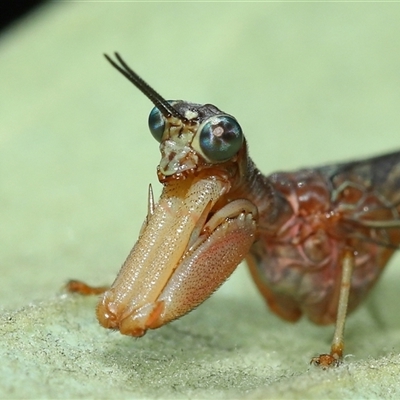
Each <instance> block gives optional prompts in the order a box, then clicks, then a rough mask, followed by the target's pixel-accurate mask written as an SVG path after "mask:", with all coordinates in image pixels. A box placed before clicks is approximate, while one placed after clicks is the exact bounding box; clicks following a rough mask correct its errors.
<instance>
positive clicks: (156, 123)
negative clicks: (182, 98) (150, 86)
mask: <svg viewBox="0 0 400 400" xmlns="http://www.w3.org/2000/svg"><path fill="white" fill-rule="evenodd" d="M149 129H150V132H151V134H152V135H153V137H154V139H156V140H157V142H159V143H160V142H161V139H162V137H163V134H164V129H165V120H164V118H163V115H162V114H161V112H160V110H159V109H158V108H157V107H154V108H153V109H152V110H151V111H150V115H149Z"/></svg>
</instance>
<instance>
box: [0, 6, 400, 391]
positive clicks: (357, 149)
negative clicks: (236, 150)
mask: <svg viewBox="0 0 400 400" xmlns="http://www.w3.org/2000/svg"><path fill="white" fill-rule="evenodd" d="M399 21H400V4H397V3H347V4H346V3H293V2H292V3H279V2H272V3H228V2H221V3H200V2H198V3H184V2H165V3H159V2H158V3H151V2H148V3H145V2H143V3H139V2H136V3H135V2H115V3H113V2H64V3H62V4H61V3H58V4H49V5H47V6H46V7H44V8H42V9H41V10H39V11H38V12H37V13H35V14H34V15H33V16H31V17H30V18H29V19H26V20H23V21H21V22H20V23H19V24H18V25H16V26H14V27H13V28H11V29H10V30H9V31H8V32H6V33H5V34H3V36H2V37H1V38H0V39H1V42H0V246H1V247H0V271H1V275H0V276H1V283H2V285H1V289H0V301H1V305H2V307H3V308H4V310H3V312H2V315H1V321H0V335H1V348H0V360H1V362H0V397H2V398H90V397H96V398H160V397H168V398H171V397H173V398H211V397H213V398H223V399H226V398H245V397H248V398H271V397H273V398H325V397H330V398H335V397H341V398H343V397H350V396H354V397H361V396H363V397H368V398H375V397H380V396H384V397H385V398H398V397H399V396H400V382H399V378H398V377H399V372H400V356H399V351H400V315H399V312H398V304H399V301H400V297H399V293H398V292H399V290H398V286H399V282H400V265H399V264H400V261H399V258H397V259H394V260H393V262H392V263H391V264H390V266H389V267H388V269H387V271H386V273H385V276H384V278H383V280H382V282H380V284H379V285H378V287H377V288H376V290H375V291H374V292H373V293H372V295H371V296H370V298H369V300H368V303H367V304H366V305H364V306H363V307H361V308H360V309H359V310H358V311H357V312H356V313H355V314H354V315H353V316H352V317H351V318H349V321H348V325H347V334H346V338H347V340H346V345H347V347H346V350H347V353H351V354H353V357H351V358H348V359H347V360H346V363H345V365H343V366H342V367H341V368H339V369H337V370H332V371H325V372H324V371H319V370H317V369H315V368H313V367H309V366H308V361H309V359H310V358H311V357H312V356H314V355H316V354H317V353H319V352H321V351H322V352H323V351H327V350H328V349H329V343H330V340H331V334H332V328H331V327H326V328H319V327H316V326H314V325H311V324H310V323H308V322H307V321H301V322H300V323H299V324H296V325H290V324H287V323H285V322H283V321H280V320H279V319H278V318H276V317H274V316H273V315H271V313H269V312H268V311H267V310H266V308H265V306H264V303H263V301H262V300H261V298H260V296H259V295H258V293H257V292H256V290H255V289H254V287H253V284H252V282H250V279H249V278H248V274H247V271H246V270H245V268H244V267H243V266H241V267H240V268H238V270H237V272H236V273H235V274H234V276H233V277H232V278H231V279H230V280H229V282H228V283H227V284H226V285H224V286H223V288H222V289H221V290H220V291H219V292H218V293H216V294H215V295H214V296H213V297H212V298H211V300H209V301H207V302H206V303H205V304H204V305H202V306H201V307H200V308H199V309H198V310H196V311H195V312H193V313H192V314H190V315H189V316H187V317H184V318H182V319H181V320H179V321H178V322H176V323H173V324H171V325H169V326H166V327H163V328H162V329H160V330H157V331H153V332H150V333H149V334H148V335H146V336H145V337H144V338H142V339H140V340H133V339H131V338H128V337H123V336H121V335H119V334H117V333H112V332H109V331H106V330H104V329H103V328H100V327H99V326H98V324H97V322H96V320H95V316H94V306H95V299H81V298H76V297H72V298H71V297H68V296H65V295H62V290H61V288H62V286H63V284H64V283H65V282H66V281H67V280H68V279H69V278H80V279H83V280H85V281H88V282H91V283H94V284H106V283H110V282H111V281H112V280H113V279H114V277H115V275H116V273H117V271H118V269H119V266H120V264H121V263H122V261H123V260H124V258H125V256H126V255H127V253H128V252H129V250H130V247H131V246H132V245H133V243H134V241H135V239H136V237H137V234H138V230H139V228H140V225H141V223H142V220H143V218H144V215H145V210H146V192H147V185H148V183H149V182H152V183H153V184H154V185H155V186H156V187H157V193H159V185H158V184H157V178H156V173H155V170H156V165H157V163H158V160H159V153H158V150H157V143H156V142H155V141H154V139H153V138H152V137H151V135H150V134H149V133H148V129H147V115H148V112H149V111H150V109H151V107H152V105H151V104H150V102H149V101H148V100H147V99H146V98H145V97H144V96H143V95H141V94H140V93H139V92H138V91H137V90H136V89H134V87H133V86H132V85H130V84H129V83H128V82H127V81H125V80H124V79H123V78H122V77H121V76H120V75H119V74H118V73H117V72H116V71H114V70H113V69H112V68H111V67H110V66H109V65H108V64H107V63H106V62H105V60H104V59H103V57H102V53H103V52H108V53H111V52H113V51H115V50H118V51H119V52H120V53H121V54H122V55H123V56H124V57H125V58H126V60H127V61H128V62H129V63H130V65H132V67H133V68H134V69H135V70H137V72H138V73H140V74H141V75H142V76H143V77H144V78H145V79H146V80H147V81H148V82H149V83H151V85H152V86H154V87H155V88H156V90H158V91H159V92H161V93H162V94H163V95H164V96H165V97H166V98H167V99H181V98H183V99H186V100H191V101H194V102H199V103H202V102H211V103H214V104H216V105H217V106H218V107H220V108H222V109H223V110H225V111H227V112H229V113H231V114H233V115H235V116H236V117H237V118H238V120H239V121H240V123H241V125H242V127H243V128H244V130H245V132H246V136H247V139H248V142H249V144H250V151H251V154H252V157H253V159H254V160H255V161H256V163H257V164H258V166H259V167H260V168H261V169H262V170H263V171H265V172H266V173H270V172H272V171H274V170H278V169H282V170H288V169H293V168H299V167H301V166H307V165H311V166H312V165H319V164H323V163H327V162H335V161H343V160H349V159H353V158H363V157H366V156H368V155H372V154H378V153H383V152H388V151H392V150H394V149H400V135H399V132H400V112H399V105H400V23H399Z"/></svg>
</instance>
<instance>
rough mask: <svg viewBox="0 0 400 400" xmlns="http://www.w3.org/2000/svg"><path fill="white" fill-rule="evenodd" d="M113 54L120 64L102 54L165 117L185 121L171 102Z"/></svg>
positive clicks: (117, 55)
mask: <svg viewBox="0 0 400 400" xmlns="http://www.w3.org/2000/svg"><path fill="white" fill-rule="evenodd" d="M114 54H115V57H116V58H117V60H118V61H119V63H120V64H121V66H119V65H118V64H117V63H116V62H115V61H114V60H112V59H111V58H110V57H109V56H108V55H107V54H104V57H105V58H106V59H107V61H108V62H109V63H110V64H111V65H112V66H113V67H114V68H115V69H117V70H118V71H119V72H121V74H122V75H124V76H125V77H126V78H127V79H128V80H129V81H131V82H132V83H133V84H134V85H135V86H136V87H137V88H138V89H139V90H140V91H141V92H142V93H143V94H144V95H145V96H146V97H147V98H148V99H149V100H151V101H152V103H153V104H154V105H155V106H156V107H157V108H158V109H159V110H160V112H161V113H162V115H164V117H165V118H169V117H171V116H173V117H175V118H178V119H180V120H181V121H186V118H185V117H184V116H183V115H182V114H180V113H179V112H178V111H177V110H176V109H175V108H174V107H172V106H171V104H170V103H168V101H167V100H165V99H164V98H163V97H162V96H160V95H159V94H158V93H157V92H156V91H155V90H154V89H153V88H152V87H151V86H149V85H148V84H147V83H146V82H145V81H144V80H143V79H142V78H141V77H140V76H139V75H138V74H137V73H136V72H134V71H133V70H132V69H131V68H130V67H129V66H128V64H126V62H125V61H124V60H123V59H122V57H121V56H120V55H119V54H118V53H114Z"/></svg>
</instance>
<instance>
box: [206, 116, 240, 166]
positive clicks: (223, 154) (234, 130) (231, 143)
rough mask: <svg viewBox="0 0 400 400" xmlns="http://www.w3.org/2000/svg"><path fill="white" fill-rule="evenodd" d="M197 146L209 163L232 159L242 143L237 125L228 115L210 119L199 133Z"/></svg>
mask: <svg viewBox="0 0 400 400" xmlns="http://www.w3.org/2000/svg"><path fill="white" fill-rule="evenodd" d="M199 135H200V137H199V145H200V149H201V151H202V152H203V154H204V156H205V157H206V158H207V159H208V160H209V161H211V162H223V161H227V160H229V159H230V158H231V157H233V156H234V155H235V154H236V153H237V152H238V151H239V149H240V147H241V146H242V143H243V132H242V128H241V127H240V125H239V123H238V122H237V121H236V120H235V119H234V118H233V117H230V116H228V115H219V116H215V117H211V118H210V119H209V120H208V121H206V122H205V123H204V125H203V126H202V127H201V130H200V132H199Z"/></svg>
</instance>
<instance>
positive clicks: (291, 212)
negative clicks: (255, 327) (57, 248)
mask: <svg viewBox="0 0 400 400" xmlns="http://www.w3.org/2000/svg"><path fill="white" fill-rule="evenodd" d="M105 57H106V58H107V60H108V61H109V62H110V63H111V65H112V66H113V67H114V68H116V69H117V70H118V71H119V72H120V73H121V74H122V75H124V76H125V77H126V78H127V79H128V80H129V81H130V82H132V83H133V84H134V85H135V86H136V87H137V88H138V89H139V90H140V91H141V92H142V93H143V94H144V95H145V96H147V97H148V98H149V99H150V100H151V101H152V102H153V104H154V108H153V110H152V111H151V112H150V116H149V121H148V122H149V128H150V132H151V133H152V135H153V136H154V138H155V139H156V140H157V141H158V142H159V144H160V152H161V161H160V164H159V165H158V168H157V174H158V179H159V181H160V182H161V183H162V185H163V191H162V194H161V197H160V199H159V201H158V202H157V203H155V201H154V198H153V194H152V190H151V187H150V188H149V196H148V213H147V216H146V218H145V221H144V223H143V226H142V229H141V231H140V233H139V238H138V241H137V242H136V244H135V245H134V247H133V249H132V251H131V253H130V254H129V255H128V257H127V259H126V261H125V263H124V264H123V266H122V268H121V270H120V272H119V274H118V276H117V278H116V279H115V281H114V283H113V284H112V286H111V287H110V288H93V287H90V286H88V285H86V284H84V283H83V282H80V281H71V282H70V283H69V285H68V288H69V290H70V291H76V292H80V293H82V294H92V293H93V294H99V293H103V292H104V293H103V294H102V297H101V299H100V301H99V304H98V306H97V318H98V320H99V322H100V324H101V325H102V326H104V327H105V328H110V329H117V330H119V331H120V332H121V333H122V334H125V335H131V336H136V337H139V336H142V335H144V334H145V333H146V331H147V330H148V329H155V328H159V327H161V326H162V325H165V324H166V323H168V322H170V321H172V320H174V319H177V318H179V317H181V316H183V315H184V314H186V313H188V312H189V311H191V310H192V309H193V308H195V307H196V306H198V305H199V304H200V303H202V302H203V301H204V300H206V299H207V298H208V297H209V296H210V295H211V294H212V293H213V292H214V291H215V290H216V289H217V288H218V287H219V286H220V285H221V284H222V283H223V282H224V281H225V280H226V279H227V278H228V277H229V276H230V274H231V273H232V272H233V271H234V270H235V268H236V267H237V265H238V264H239V263H240V262H241V261H242V260H243V259H245V260H246V261H247V264H248V266H249V268H250V271H251V275H252V277H253V279H254V281H255V283H256V285H257V287H258V289H259V291H260V292H261V294H262V295H263V296H264V298H265V300H266V302H267V303H268V305H269V308H270V309H271V310H272V311H273V312H274V313H276V314H277V315H279V316H280V317H282V318H283V319H285V320H288V321H292V322H293V321H297V320H298V319H299V318H300V317H301V316H302V315H303V314H304V315H305V316H307V317H308V318H309V319H310V320H311V321H312V322H314V323H316V324H320V325H326V324H335V332H334V337H333V341H332V345H331V351H330V353H329V354H321V355H320V356H318V357H314V358H313V359H312V360H311V362H313V363H314V364H316V365H319V366H321V367H323V368H325V367H328V366H331V365H338V364H339V363H340V361H341V360H342V357H343V347H344V344H343V333H344V324H345V320H346V315H347V314H348V313H349V312H351V311H353V310H354V309H355V308H356V307H357V306H358V304H360V303H361V301H362V300H363V299H364V298H365V297H366V295H367V293H368V292H369V290H370V289H371V288H372V287H373V285H374V284H375V282H376V281H377V279H378V277H379V276H380V274H381V272H382V270H383V268H384V267H385V265H386V264H387V262H388V261H389V259H390V257H391V256H392V254H393V253H394V251H395V250H396V249H397V248H398V247H399V244H400V217H399V213H400V152H396V153H392V154H387V155H383V156H379V157H375V158H371V159H367V160H361V161H355V162H349V163H343V164H337V165H328V166H324V167H319V168H311V169H301V170H298V171H295V172H279V173H274V174H272V175H270V176H264V175H263V174H262V173H261V172H260V171H259V170H258V169H257V167H256V166H255V164H254V162H253V161H252V160H251V158H250V157H249V155H248V150H247V145H246V139H245V137H244V135H243V132H242V128H241V126H240V125H239V123H238V121H237V120H236V119H235V117H233V116H232V115H229V114H227V113H225V112H223V111H221V110H219V109H218V108H217V107H215V106H213V105H211V104H204V105H203V104H196V103H190V102H186V101H182V100H178V101H166V100H165V99H164V98H163V97H161V96H160V95H159V94H158V93H157V92H156V91H155V90H154V89H152V88H151V87H150V86H149V85H148V84H147V83H146V82H144V81H143V80H142V79H141V78H140V77H139V76H138V75H137V74H136V73H135V72H134V71H133V70H132V69H131V68H130V67H129V66H128V65H127V64H126V63H125V62H124V60H123V59H122V58H121V57H120V55H119V54H118V53H115V57H116V61H114V60H112V59H111V58H110V57H109V56H107V55H106V56H105Z"/></svg>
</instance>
